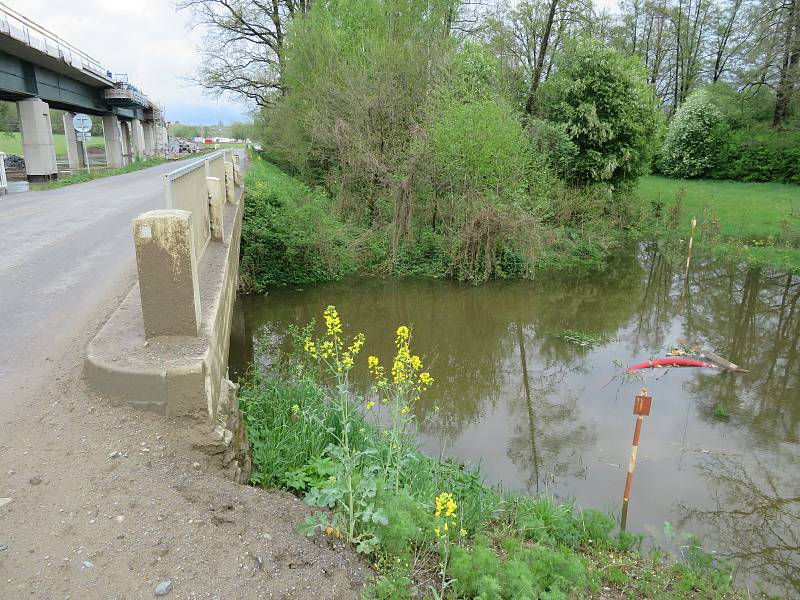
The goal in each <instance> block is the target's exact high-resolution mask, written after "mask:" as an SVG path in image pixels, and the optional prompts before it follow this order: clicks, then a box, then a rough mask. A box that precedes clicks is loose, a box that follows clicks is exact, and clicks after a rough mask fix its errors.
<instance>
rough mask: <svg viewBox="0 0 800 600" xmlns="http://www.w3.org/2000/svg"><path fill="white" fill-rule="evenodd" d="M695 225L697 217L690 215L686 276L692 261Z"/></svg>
mask: <svg viewBox="0 0 800 600" xmlns="http://www.w3.org/2000/svg"><path fill="white" fill-rule="evenodd" d="M695 227H697V219H696V218H695V217H692V230H691V231H690V232H689V253H688V254H687V255H686V273H684V275H685V276H686V277H688V276H689V263H690V262H692V244H693V243H694V228H695Z"/></svg>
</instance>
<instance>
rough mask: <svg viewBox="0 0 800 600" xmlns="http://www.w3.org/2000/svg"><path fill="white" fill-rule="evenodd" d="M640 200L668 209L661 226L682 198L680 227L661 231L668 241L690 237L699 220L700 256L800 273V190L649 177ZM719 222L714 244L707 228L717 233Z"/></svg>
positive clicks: (639, 190)
mask: <svg viewBox="0 0 800 600" xmlns="http://www.w3.org/2000/svg"><path fill="white" fill-rule="evenodd" d="M636 194H637V196H638V198H639V199H640V200H641V202H642V203H643V204H644V205H645V206H648V207H650V206H652V205H653V204H654V203H663V208H662V222H668V221H669V220H670V216H669V215H670V213H671V211H672V210H673V209H674V207H675V205H676V203H677V202H678V198H680V197H682V200H681V201H680V202H681V205H682V206H681V210H680V212H679V214H678V221H677V222H678V226H677V227H676V228H675V229H674V230H672V229H669V228H667V227H661V228H660V232H659V233H661V234H663V235H667V236H669V237H673V238H686V237H688V234H689V228H690V222H691V220H692V217H697V223H698V233H697V237H696V238H695V242H696V243H697V244H698V247H699V248H700V249H701V250H702V249H707V250H711V251H713V252H715V253H717V254H724V255H726V256H731V257H732V258H736V259H744V260H747V261H749V262H753V263H763V264H770V265H774V266H778V267H781V268H786V269H789V270H792V271H796V272H800V186H796V185H787V184H780V183H738V182H733V181H713V180H682V179H667V178H665V177H654V176H650V177H643V178H642V179H641V180H640V181H639V185H638V187H637V189H636ZM714 220H716V222H717V223H718V228H719V230H718V233H717V234H716V235H715V236H714V237H713V238H712V240H711V241H709V240H708V239H700V238H701V237H704V236H701V235H700V232H701V231H702V226H703V224H705V225H706V227H707V228H708V231H709V232H710V233H712V234H713V233H715V231H714V230H715V229H716V228H715V227H714V225H713V221H714Z"/></svg>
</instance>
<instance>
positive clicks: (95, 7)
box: [4, 0, 248, 124]
mask: <svg viewBox="0 0 800 600" xmlns="http://www.w3.org/2000/svg"><path fill="white" fill-rule="evenodd" d="M4 1H5V3H6V4H7V5H8V6H10V7H11V8H13V9H14V10H16V11H18V12H19V13H21V14H23V15H25V16H26V17H28V18H29V19H31V20H33V21H35V22H36V23H38V24H40V25H42V26H44V27H46V28H47V29H50V30H51V31H52V32H53V33H56V34H58V35H59V36H60V37H62V38H63V39H65V40H66V41H67V42H69V43H71V44H73V45H74V46H77V47H78V48H79V49H80V50H82V51H84V52H86V53H87V54H89V55H90V56H92V57H93V58H95V59H96V60H98V61H100V62H101V63H102V64H103V65H105V66H106V67H107V68H108V69H110V70H111V71H113V72H114V73H127V74H128V77H129V78H130V81H131V83H133V84H135V85H137V86H138V87H139V88H141V90H142V91H143V92H144V93H145V94H147V95H148V96H150V98H151V99H153V100H157V101H158V102H160V103H162V104H164V106H165V107H166V111H167V118H168V119H169V120H171V121H180V122H181V123H192V124H200V123H203V124H205V123H208V124H211V123H217V122H218V121H223V122H224V123H230V122H232V121H237V120H245V119H247V118H248V117H247V111H248V107H247V106H246V105H243V104H241V103H237V102H234V101H232V100H230V99H227V98H223V99H217V98H210V97H208V96H204V95H203V92H202V90H201V89H200V88H198V87H196V86H193V85H191V84H188V83H187V82H186V81H184V80H183V78H184V77H185V76H186V75H189V74H190V73H192V72H193V71H194V70H195V68H196V67H197V53H196V52H195V51H194V48H195V46H196V45H197V42H198V39H199V38H200V36H201V35H202V31H197V30H195V31H190V30H189V29H188V28H187V24H188V22H189V15H188V14H187V13H185V12H183V11H182V12H176V11H175V10H174V9H173V8H172V2H170V0H4Z"/></svg>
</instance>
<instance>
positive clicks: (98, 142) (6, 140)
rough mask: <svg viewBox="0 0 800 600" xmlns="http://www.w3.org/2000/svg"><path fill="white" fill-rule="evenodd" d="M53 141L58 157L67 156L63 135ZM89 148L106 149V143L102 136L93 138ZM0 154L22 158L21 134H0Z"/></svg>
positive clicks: (57, 134)
mask: <svg viewBox="0 0 800 600" xmlns="http://www.w3.org/2000/svg"><path fill="white" fill-rule="evenodd" d="M53 141H54V142H55V145H56V155H57V156H66V155H67V140H66V138H65V137H64V134H63V133H54V134H53ZM89 147H90V148H105V142H104V141H103V138H102V137H101V136H96V137H92V138H91V139H90V140H89ZM0 152H5V153H6V154H16V155H17V156H22V155H23V151H22V137H21V136H20V134H19V132H12V133H9V132H5V131H3V132H0Z"/></svg>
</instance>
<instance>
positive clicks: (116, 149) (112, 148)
mask: <svg viewBox="0 0 800 600" xmlns="http://www.w3.org/2000/svg"><path fill="white" fill-rule="evenodd" d="M103 139H104V140H105V143H106V163H107V164H108V166H109V167H110V168H112V169H117V168H119V167H121V166H123V165H124V162H123V160H122V133H121V131H120V127H119V119H118V118H117V116H116V115H105V116H104V117H103Z"/></svg>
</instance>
